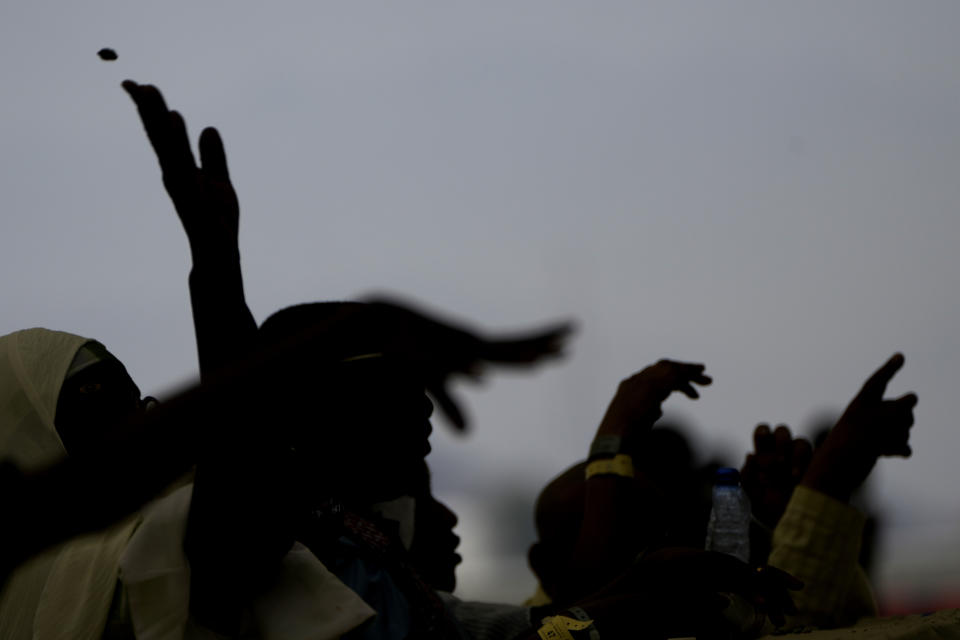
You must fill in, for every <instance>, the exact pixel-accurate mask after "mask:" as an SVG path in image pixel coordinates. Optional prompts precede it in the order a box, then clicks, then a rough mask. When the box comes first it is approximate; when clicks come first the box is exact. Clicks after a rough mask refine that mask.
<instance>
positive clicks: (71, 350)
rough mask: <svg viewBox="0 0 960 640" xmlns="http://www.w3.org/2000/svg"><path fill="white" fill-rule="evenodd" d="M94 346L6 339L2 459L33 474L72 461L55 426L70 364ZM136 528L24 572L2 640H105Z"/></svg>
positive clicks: (5, 609) (78, 341)
mask: <svg viewBox="0 0 960 640" xmlns="http://www.w3.org/2000/svg"><path fill="white" fill-rule="evenodd" d="M89 341H90V340H89V339H88V338H83V337H80V336H75V335H72V334H69V333H63V332H60V331H50V330H48V329H26V330H24V331H18V332H16V333H12V334H9V335H6V336H3V337H0V458H4V459H8V460H12V461H14V462H15V463H16V464H17V465H18V466H20V467H21V468H22V469H26V470H32V469H37V468H40V467H43V466H46V465H48V464H50V463H52V462H54V461H56V460H57V459H59V458H62V457H63V456H65V455H66V451H65V450H64V448H63V444H62V443H61V441H60V437H59V436H58V435H57V431H56V427H55V426H54V419H55V418H56V410H57V399H58V397H59V395H60V387H61V386H62V384H63V379H64V377H65V376H66V372H67V370H68V368H69V367H70V363H71V362H72V361H73V358H74V356H75V355H76V353H77V351H78V350H79V349H80V347H81V346H83V345H84V344H86V343H87V342H89ZM135 526H136V520H135V519H130V520H127V521H124V522H122V523H119V524H117V525H115V526H114V527H111V528H110V529H107V530H105V531H103V532H98V533H94V534H90V535H87V536H83V537H80V538H77V539H74V540H71V541H69V542H67V543H65V544H62V545H60V546H58V547H56V548H54V549H50V550H48V551H46V552H44V553H42V554H40V555H39V556H37V557H35V558H33V559H31V560H30V561H28V562H26V563H24V564H23V565H22V566H20V567H19V568H18V569H17V570H16V571H14V572H13V574H11V576H10V577H9V578H8V579H7V582H6V583H5V584H4V585H3V590H2V592H0V638H4V639H5V640H6V639H10V640H19V639H20V638H24V639H33V640H55V639H63V640H66V639H68V638H69V639H70V640H86V639H88V638H89V639H91V640H94V639H97V638H99V637H100V636H101V635H102V633H103V627H104V625H105V624H106V618H107V613H108V611H109V608H110V602H111V600H112V597H113V592H114V586H115V584H116V576H117V566H118V562H119V558H120V553H121V552H122V549H123V546H124V544H125V543H126V540H127V539H128V538H129V536H130V532H131V531H132V530H133V528H134V527H135Z"/></svg>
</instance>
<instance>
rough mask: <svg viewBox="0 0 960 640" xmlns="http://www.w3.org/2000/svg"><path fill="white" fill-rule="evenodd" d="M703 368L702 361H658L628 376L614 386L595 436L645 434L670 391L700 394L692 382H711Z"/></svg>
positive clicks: (625, 436)
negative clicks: (693, 362)
mask: <svg viewBox="0 0 960 640" xmlns="http://www.w3.org/2000/svg"><path fill="white" fill-rule="evenodd" d="M703 370H704V365H702V364H691V363H687V362H675V361H673V360H660V361H659V362H657V363H656V364H653V365H650V366H649V367H647V368H646V369H643V370H642V371H640V372H639V373H636V374H634V375H632V376H630V377H629V378H627V379H626V380H624V381H622V382H621V383H620V386H619V387H617V393H616V395H615V396H614V397H613V400H611V401H610V405H609V406H608V407H607V412H606V414H605V415H604V417H603V421H602V422H601V423H600V428H599V429H598V431H597V435H598V436H600V435H616V436H620V437H622V438H630V437H631V436H639V435H642V433H646V431H648V430H649V429H650V428H651V427H652V426H653V424H654V423H655V422H656V421H657V420H658V419H660V416H661V415H662V414H663V412H662V410H661V406H662V405H663V402H664V401H665V400H666V399H667V398H668V397H669V396H670V394H671V393H673V392H675V391H679V392H680V393H682V394H684V395H685V396H687V397H688V398H691V399H696V398H699V397H700V394H699V393H697V390H696V388H695V387H694V386H693V385H694V384H697V385H708V384H710V383H711V382H713V380H712V379H711V378H710V377H709V376H707V375H704V373H703Z"/></svg>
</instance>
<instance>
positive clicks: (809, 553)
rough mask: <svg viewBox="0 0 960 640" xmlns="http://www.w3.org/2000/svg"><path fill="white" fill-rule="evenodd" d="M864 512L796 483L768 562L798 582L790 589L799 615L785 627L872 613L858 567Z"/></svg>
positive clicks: (834, 623)
mask: <svg viewBox="0 0 960 640" xmlns="http://www.w3.org/2000/svg"><path fill="white" fill-rule="evenodd" d="M863 524H864V516H863V514H861V513H860V512H859V511H857V510H856V509H854V508H853V507H851V506H849V505H847V504H845V503H843V502H840V501H838V500H835V499H833V498H831V497H829V496H827V495H825V494H822V493H820V492H818V491H814V490H813V489H810V488H808V487H805V486H803V485H800V486H798V487H797V488H796V489H795V490H794V492H793V496H792V497H791V498H790V502H789V503H788V505H787V509H786V511H785V512H784V514H783V517H782V518H781V519H780V522H779V523H778V524H777V528H776V529H775V530H774V532H773V548H772V550H771V551H770V559H769V564H770V565H771V566H774V567H777V568H779V569H783V570H784V571H786V572H787V573H789V574H791V575H793V576H795V577H796V578H798V579H800V580H802V581H803V583H804V586H803V589H801V590H800V591H796V592H793V594H792V596H793V601H794V603H795V604H796V605H797V609H798V610H799V611H800V614H799V616H796V617H795V618H793V619H791V620H789V621H788V622H789V623H790V626H810V625H813V626H817V627H824V628H829V627H838V626H843V625H849V624H852V623H853V622H854V621H856V620H857V619H858V618H860V617H862V616H875V615H877V605H876V601H875V600H874V597H873V592H872V590H871V588H870V583H869V581H868V580H867V577H866V574H865V573H864V572H863V569H862V568H861V567H860V564H859V561H858V558H859V555H860V539H861V536H862V533H863Z"/></svg>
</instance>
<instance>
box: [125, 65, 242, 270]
mask: <svg viewBox="0 0 960 640" xmlns="http://www.w3.org/2000/svg"><path fill="white" fill-rule="evenodd" d="M122 86H123V88H124V90H125V91H126V92H127V93H128V94H130V97H131V98H133V101H134V103H136V105H137V111H138V112H139V113H140V119H141V121H142V122H143V127H144V129H146V132H147V138H149V139H150V144H151V145H152V146H153V150H154V152H155V153H156V154H157V160H158V161H159V162H160V169H161V171H162V172H163V185H164V186H165V187H166V189H167V194H169V196H170V199H171V200H173V205H174V207H175V208H176V210H177V215H178V216H179V217H180V222H181V223H182V224H183V228H184V230H185V231H186V232H187V238H188V239H189V241H190V250H191V253H192V255H193V261H194V264H197V263H198V262H200V261H202V260H204V259H205V258H206V259H211V258H212V259H221V258H222V256H223V255H225V254H226V255H229V256H233V255H235V254H236V253H237V233H238V225H239V219H240V205H239V204H238V202H237V194H236V193H235V192H234V190H233V185H232V184H230V174H229V172H228V170H227V157H226V154H225V153H224V150H223V142H222V141H221V140H220V134H219V133H217V130H216V129H214V128H212V127H207V128H206V129H204V130H203V132H202V133H201V134H200V144H199V147H200V166H199V167H197V163H196V160H195V159H194V156H193V152H192V151H191V150H190V140H189V138H188V137H187V127H186V124H185V123H184V120H183V117H181V115H180V114H179V113H177V112H176V111H170V110H169V109H168V108H167V105H166V102H164V100H163V95H162V94H161V93H160V91H159V90H158V89H157V88H156V87H154V86H152V85H141V84H137V83H136V82H134V81H133V80H125V81H124V82H123V85H122Z"/></svg>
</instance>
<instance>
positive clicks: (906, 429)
mask: <svg viewBox="0 0 960 640" xmlns="http://www.w3.org/2000/svg"><path fill="white" fill-rule="evenodd" d="M903 362H904V358H903V355H902V354H899V353H896V354H894V355H893V356H892V357H891V358H890V359H889V360H887V362H886V363H885V364H884V365H883V366H882V367H880V368H879V369H877V371H876V372H875V373H874V374H873V375H872V376H870V377H869V378H868V379H867V381H866V382H865V383H864V385H863V388H862V389H860V392H859V393H858V394H857V395H856V396H855V397H854V398H853V400H851V401H850V404H849V405H847V408H846V410H845V411H844V412H843V415H841V416H840V419H839V420H838V421H837V424H836V426H835V427H834V428H833V429H831V431H830V433H829V435H827V439H826V440H825V441H824V443H823V445H822V446H821V447H820V448H819V449H817V451H816V453H815V455H814V456H813V460H812V461H811V463H810V467H809V469H808V470H807V473H806V474H805V475H804V478H803V484H805V485H807V486H810V487H812V488H814V489H817V490H818V491H821V492H823V493H826V494H827V495H830V496H833V497H835V498H837V499H838V500H842V501H847V500H849V499H850V495H851V494H852V493H853V491H855V490H856V489H857V487H859V486H860V485H861V484H863V481H864V480H866V478H867V476H868V475H869V474H870V471H871V470H872V469H873V466H874V464H876V462H877V459H878V458H879V457H880V456H904V457H909V456H910V454H911V449H910V445H909V444H908V441H909V439H910V427H912V426H913V408H914V407H915V406H916V404H917V396H916V394H914V393H907V394H905V395H903V396H900V397H899V398H895V399H893V400H884V398H883V394H884V393H885V392H886V389H887V384H888V383H889V382H890V380H891V379H892V378H893V376H894V374H895V373H896V372H897V371H899V370H900V368H901V367H902V366H903Z"/></svg>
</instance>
